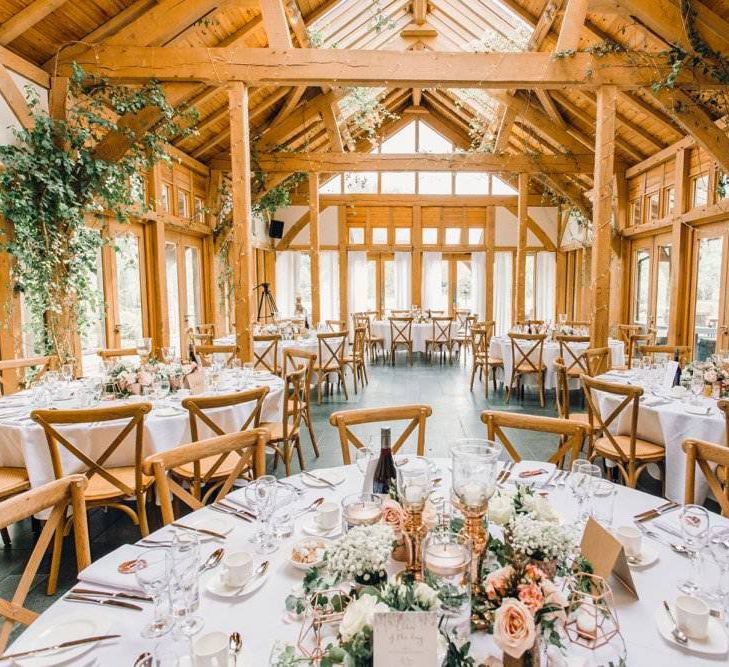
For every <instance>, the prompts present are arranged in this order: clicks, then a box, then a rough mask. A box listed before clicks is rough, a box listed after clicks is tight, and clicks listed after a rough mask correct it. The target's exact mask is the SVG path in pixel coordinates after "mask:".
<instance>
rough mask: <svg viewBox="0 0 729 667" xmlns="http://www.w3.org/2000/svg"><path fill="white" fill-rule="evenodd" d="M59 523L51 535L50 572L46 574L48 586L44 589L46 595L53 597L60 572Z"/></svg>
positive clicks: (60, 537)
mask: <svg viewBox="0 0 729 667" xmlns="http://www.w3.org/2000/svg"><path fill="white" fill-rule="evenodd" d="M63 524H64V522H63V521H61V523H60V524H59V526H58V528H56V532H55V534H54V535H53V551H52V553H51V570H50V573H49V574H48V586H47V587H46V594H47V595H55V594H56V588H57V586H58V573H59V571H60V570H61V551H62V550H63V530H64V526H63Z"/></svg>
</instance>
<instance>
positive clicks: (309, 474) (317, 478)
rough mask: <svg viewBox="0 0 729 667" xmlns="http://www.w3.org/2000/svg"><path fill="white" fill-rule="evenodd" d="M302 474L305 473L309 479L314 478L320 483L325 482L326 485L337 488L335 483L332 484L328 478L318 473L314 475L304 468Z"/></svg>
mask: <svg viewBox="0 0 729 667" xmlns="http://www.w3.org/2000/svg"><path fill="white" fill-rule="evenodd" d="M301 474H302V475H305V476H306V477H308V478H309V479H313V480H314V481H316V482H319V483H320V484H324V486H328V487H329V488H330V489H334V488H336V486H335V485H334V484H332V483H331V482H330V481H329V480H328V479H324V478H323V477H319V476H318V475H312V474H311V473H310V472H309V471H308V470H302V471H301Z"/></svg>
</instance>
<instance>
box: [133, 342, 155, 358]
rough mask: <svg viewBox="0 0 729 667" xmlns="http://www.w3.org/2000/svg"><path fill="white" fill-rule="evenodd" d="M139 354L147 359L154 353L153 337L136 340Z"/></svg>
mask: <svg viewBox="0 0 729 667" xmlns="http://www.w3.org/2000/svg"><path fill="white" fill-rule="evenodd" d="M136 348H137V354H138V355H139V357H140V358H142V359H146V358H147V357H149V355H150V354H152V339H151V338H138V339H137V342H136Z"/></svg>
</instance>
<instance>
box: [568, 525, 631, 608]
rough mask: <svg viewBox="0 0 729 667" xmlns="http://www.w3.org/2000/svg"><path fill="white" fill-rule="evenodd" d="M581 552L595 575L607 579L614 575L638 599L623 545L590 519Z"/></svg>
mask: <svg viewBox="0 0 729 667" xmlns="http://www.w3.org/2000/svg"><path fill="white" fill-rule="evenodd" d="M580 551H581V552H582V555H583V556H584V557H585V558H587V560H589V561H590V563H592V568H593V571H594V573H595V574H596V575H597V576H599V577H602V578H603V579H607V578H608V577H609V576H610V574H611V573H612V574H614V575H615V576H616V577H617V579H618V581H620V583H621V584H623V586H625V588H627V589H628V590H629V591H630V592H631V593H632V594H633V595H634V596H635V597H636V599H637V598H638V591H637V590H636V588H635V583H634V582H633V575H632V574H631V573H630V567H629V566H628V559H627V557H626V555H625V551H624V549H623V545H622V544H621V543H620V541H619V540H618V539H616V538H615V537H614V536H613V535H612V534H611V533H609V532H608V531H607V530H605V528H603V527H602V526H601V525H600V524H599V523H598V522H597V521H595V520H594V519H588V520H587V525H586V526H585V532H584V533H583V534H582V543H581V544H580Z"/></svg>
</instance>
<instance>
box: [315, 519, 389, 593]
mask: <svg viewBox="0 0 729 667" xmlns="http://www.w3.org/2000/svg"><path fill="white" fill-rule="evenodd" d="M394 541H395V533H394V532H393V530H392V528H390V526H387V525H385V524H382V523H376V524H374V525H372V526H355V527H354V528H351V529H350V530H349V532H348V533H347V534H346V535H344V537H341V538H340V539H339V540H338V541H337V542H336V543H335V544H334V546H333V547H332V549H331V550H330V551H329V554H328V556H327V561H328V563H329V569H330V570H331V571H332V572H336V573H337V574H338V575H339V576H340V577H341V578H343V579H352V578H355V577H362V576H363V575H365V574H369V573H373V572H379V571H380V570H382V569H383V568H384V567H385V564H386V563H387V561H388V560H389V558H390V553H391V552H392V546H393V542H394Z"/></svg>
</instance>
